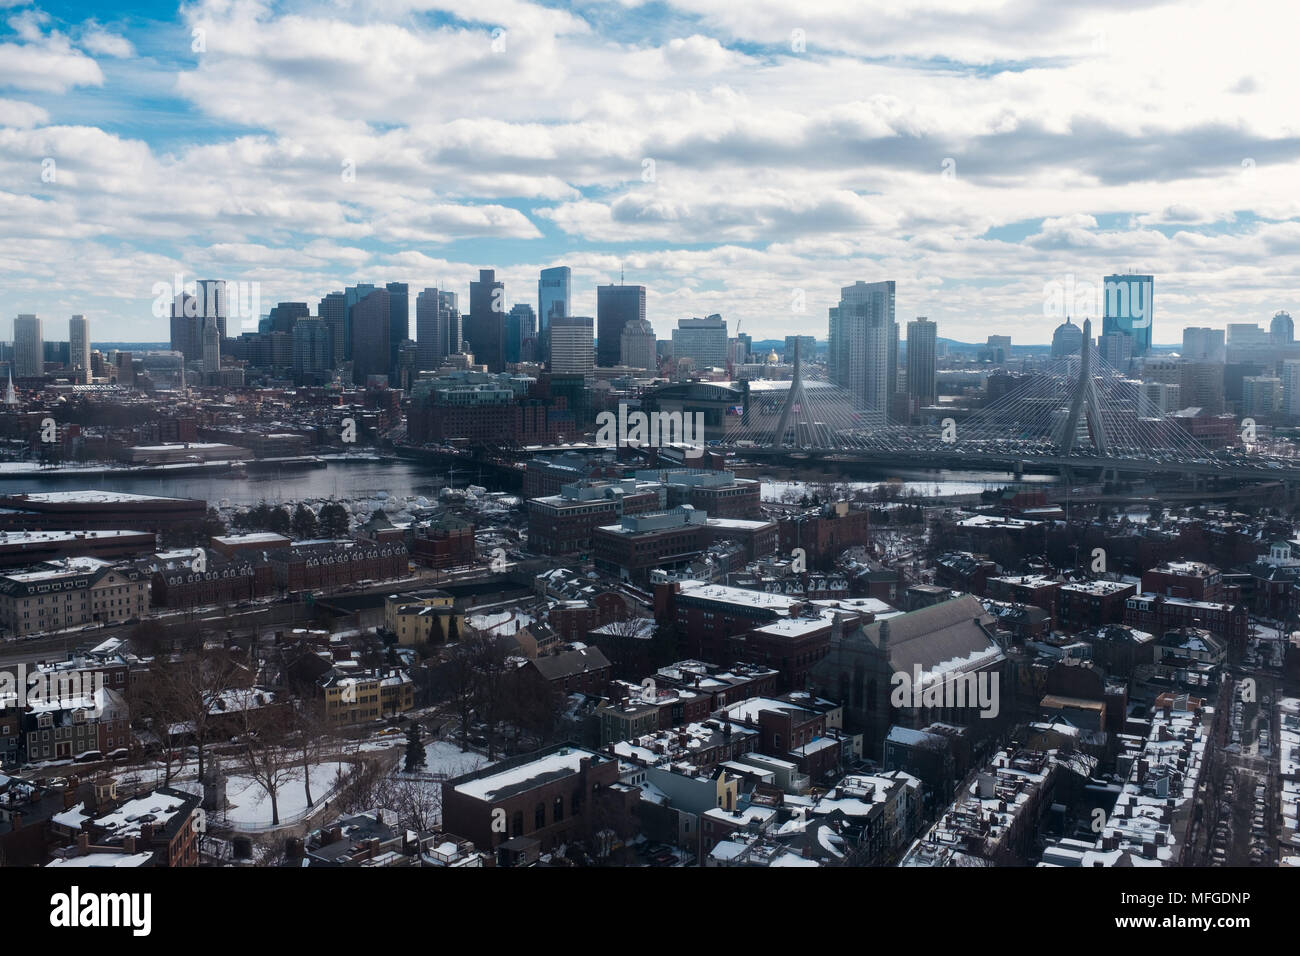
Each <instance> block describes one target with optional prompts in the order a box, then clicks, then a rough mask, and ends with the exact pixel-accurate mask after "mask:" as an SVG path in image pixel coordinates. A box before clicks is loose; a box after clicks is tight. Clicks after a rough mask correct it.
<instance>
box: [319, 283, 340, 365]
mask: <svg viewBox="0 0 1300 956" xmlns="http://www.w3.org/2000/svg"><path fill="white" fill-rule="evenodd" d="M316 311H317V314H318V315H319V316H320V320H321V321H322V322H324V323H325V327H326V328H327V329H329V333H330V367H331V368H338V367H339V366H340V365H342V364H343V356H344V355H345V354H347V350H348V349H347V345H346V344H345V343H346V342H347V330H348V317H347V316H348V304H347V295H346V294H345V293H343V292H331V293H330V294H329V295H327V296H325V298H323V299H321V300H320V305H319V306H318V307H317V310H316Z"/></svg>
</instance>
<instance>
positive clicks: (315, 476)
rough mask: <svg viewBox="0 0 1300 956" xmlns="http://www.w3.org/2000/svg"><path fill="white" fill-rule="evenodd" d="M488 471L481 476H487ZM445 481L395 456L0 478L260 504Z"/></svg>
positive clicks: (375, 493) (415, 490) (361, 495)
mask: <svg viewBox="0 0 1300 956" xmlns="http://www.w3.org/2000/svg"><path fill="white" fill-rule="evenodd" d="M486 477H487V476H486V475H484V478H485V479H486ZM447 484H448V481H447V470H446V469H445V468H442V469H439V468H435V467H433V466H429V465H422V464H419V463H417V462H410V461H403V460H400V459H393V460H388V461H382V462H350V463H339V462H331V463H329V465H328V466H327V467H325V468H307V469H303V470H296V471H295V470H290V471H284V472H280V473H278V474H277V473H275V472H268V473H265V474H262V473H251V474H249V475H248V477H246V478H237V477H234V476H224V475H221V476H218V475H186V476H181V477H177V478H163V477H158V476H140V477H112V478H109V477H94V478H81V479H78V478H59V479H55V480H51V479H50V478H49V477H46V476H39V477H38V476H31V477H26V476H24V477H15V478H0V493H3V494H11V495H12V494H22V493H24V492H38V491H76V490H84V489H94V490H96V491H122V492H127V493H129V494H134V495H160V496H162V497H166V498H199V499H202V500H203V501H207V502H208V503H209V504H212V505H213V506H216V505H217V504H218V502H221V501H222V500H223V499H224V500H226V501H228V502H229V503H230V504H231V505H232V506H247V505H255V504H257V503H258V502H261V501H266V502H270V503H275V502H281V501H300V500H301V501H326V500H329V499H330V498H334V499H338V500H340V501H354V500H359V499H370V498H375V497H379V496H381V493H382V495H387V496H388V497H395V498H405V497H406V496H408V495H424V496H425V497H427V498H430V499H432V498H435V497H437V494H438V489H440V488H442V487H444V486H445V485H447ZM454 484H455V486H456V487H458V488H464V487H465V485H467V484H483V485H484V486H485V487H487V488H489V490H491V485H489V484H487V483H486V481H484V482H480V481H479V474H478V472H477V470H475V471H469V470H457V472H456V474H455V481H454Z"/></svg>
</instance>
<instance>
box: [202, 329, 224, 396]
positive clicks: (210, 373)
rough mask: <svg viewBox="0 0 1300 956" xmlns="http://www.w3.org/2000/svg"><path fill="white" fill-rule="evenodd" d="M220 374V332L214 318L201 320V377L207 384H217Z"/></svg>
mask: <svg viewBox="0 0 1300 956" xmlns="http://www.w3.org/2000/svg"><path fill="white" fill-rule="evenodd" d="M220 372H221V332H220V331H218V329H217V320H216V317H215V316H208V317H207V318H205V319H204V320H203V375H204V378H206V379H207V384H210V385H215V384H217V381H216V379H217V376H218V375H219V374H220Z"/></svg>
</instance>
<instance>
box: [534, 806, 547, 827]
mask: <svg viewBox="0 0 1300 956" xmlns="http://www.w3.org/2000/svg"><path fill="white" fill-rule="evenodd" d="M545 827H546V804H545V803H538V804H537V806H536V807H535V808H534V809H533V829H534V830H541V829H544V828H545Z"/></svg>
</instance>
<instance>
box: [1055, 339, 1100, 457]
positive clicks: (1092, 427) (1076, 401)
mask: <svg viewBox="0 0 1300 956" xmlns="http://www.w3.org/2000/svg"><path fill="white" fill-rule="evenodd" d="M1073 392H1074V394H1073V397H1072V398H1071V399H1070V413H1069V414H1068V415H1067V416H1066V418H1065V421H1064V422H1062V423H1061V429H1060V431H1058V432H1057V433H1056V448H1057V452H1058V453H1059V454H1061V455H1069V454H1070V452H1072V451H1073V450H1074V440H1075V436H1076V435H1078V433H1079V415H1080V413H1082V414H1083V415H1085V416H1086V419H1085V420H1086V421H1087V423H1088V431H1089V432H1090V433H1091V434H1092V443H1093V445H1095V446H1096V448H1097V454H1098V456H1100V457H1103V458H1104V457H1108V456H1109V455H1110V447H1109V442H1107V440H1106V430H1105V429H1104V428H1103V427H1102V420H1101V403H1100V401H1099V400H1098V398H1097V383H1096V382H1095V381H1093V378H1092V320H1091V319H1084V320H1083V348H1082V349H1081V350H1080V361H1079V378H1078V380H1077V381H1076V382H1075V383H1074V389H1073Z"/></svg>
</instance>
